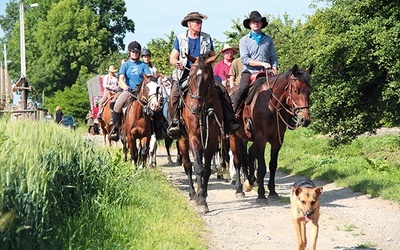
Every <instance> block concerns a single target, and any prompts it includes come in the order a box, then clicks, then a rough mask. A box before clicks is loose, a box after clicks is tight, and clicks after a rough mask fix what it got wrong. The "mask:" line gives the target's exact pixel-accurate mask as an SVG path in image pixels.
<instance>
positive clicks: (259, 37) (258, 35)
mask: <svg viewBox="0 0 400 250" xmlns="http://www.w3.org/2000/svg"><path fill="white" fill-rule="evenodd" d="M250 37H251V38H253V40H254V41H256V43H257V44H260V42H261V40H262V39H263V37H264V33H263V32H260V33H254V32H253V31H250Z"/></svg>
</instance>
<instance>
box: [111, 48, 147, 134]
mask: <svg viewBox="0 0 400 250" xmlns="http://www.w3.org/2000/svg"><path fill="white" fill-rule="evenodd" d="M141 50H142V46H141V45H140V44H139V43H138V42H137V41H133V42H131V43H130V44H129V45H128V56H129V59H128V60H127V61H126V62H125V63H123V64H122V65H121V68H120V70H119V81H118V84H119V86H120V87H121V88H122V89H123V91H122V93H121V94H120V95H119V96H118V98H117V100H116V101H115V105H114V107H113V110H112V112H111V121H110V125H113V129H112V130H111V131H112V132H111V134H110V139H111V140H113V141H118V131H119V116H120V113H121V111H122V108H123V106H124V104H125V102H126V101H127V100H128V99H129V98H130V97H131V95H132V92H134V91H135V90H136V89H137V86H138V85H140V84H141V83H142V81H143V78H144V77H143V75H144V74H146V75H147V76H151V72H150V69H149V66H148V65H147V64H146V63H144V62H142V61H140V60H139V58H140V52H141Z"/></svg>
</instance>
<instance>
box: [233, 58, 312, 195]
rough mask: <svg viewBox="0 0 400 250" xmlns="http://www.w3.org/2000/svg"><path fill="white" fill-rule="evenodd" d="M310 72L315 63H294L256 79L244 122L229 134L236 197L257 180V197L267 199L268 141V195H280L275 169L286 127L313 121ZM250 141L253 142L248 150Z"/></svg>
mask: <svg viewBox="0 0 400 250" xmlns="http://www.w3.org/2000/svg"><path fill="white" fill-rule="evenodd" d="M311 72H312V67H311V68H309V69H307V70H302V69H299V68H298V66H297V65H294V66H293V68H292V69H289V70H287V71H285V72H283V73H281V74H278V75H275V76H272V77H268V75H266V77H260V78H258V79H257V80H256V81H255V82H254V85H253V91H252V89H250V91H249V96H250V99H248V100H246V102H245V103H244V107H243V109H240V111H239V120H240V123H241V125H242V126H241V128H240V130H239V131H237V132H236V133H235V134H234V135H231V136H230V147H231V150H232V152H233V155H234V165H235V169H236V172H237V177H238V178H237V182H236V185H235V188H236V196H237V197H244V192H243V188H244V189H245V191H250V190H251V189H252V187H253V185H254V182H255V181H257V184H258V197H257V201H261V202H262V201H266V199H267V198H266V196H265V188H264V177H265V175H266V164H265V156H264V152H265V147H266V143H267V142H268V143H269V144H270V145H271V151H270V161H269V170H270V178H269V181H268V190H269V197H270V198H276V197H278V194H277V193H276V190H275V173H276V170H277V167H278V154H279V151H280V149H281V147H282V144H283V139H284V134H285V131H286V129H287V128H289V129H296V128H297V127H299V126H302V127H307V126H308V125H309V124H310V122H311V118H310V112H309V96H310V94H311ZM251 96H252V98H251ZM249 141H251V142H253V143H252V145H251V147H250V148H249V149H248V151H247V144H248V142H249ZM239 159H240V161H239ZM255 160H257V169H255V168H256V165H255ZM241 168H242V170H243V174H244V179H246V180H245V182H244V185H243V186H242V184H241V180H240V169H241ZM255 171H257V174H255Z"/></svg>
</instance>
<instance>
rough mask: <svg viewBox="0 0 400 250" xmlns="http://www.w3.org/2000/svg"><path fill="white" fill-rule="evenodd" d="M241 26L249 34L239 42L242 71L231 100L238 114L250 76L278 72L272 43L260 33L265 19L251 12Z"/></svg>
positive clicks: (270, 39) (264, 25)
mask: <svg viewBox="0 0 400 250" xmlns="http://www.w3.org/2000/svg"><path fill="white" fill-rule="evenodd" d="M243 25H244V27H245V28H246V29H250V32H249V33H248V34H247V35H245V36H243V37H242V38H241V39H240V42H239V52H240V58H241V60H242V63H243V69H242V77H241V79H240V83H239V88H238V90H237V92H236V93H235V96H234V98H233V105H234V108H233V109H234V110H235V113H236V112H238V108H239V107H240V104H241V103H242V101H243V100H244V98H246V96H247V94H248V91H249V84H250V76H251V75H252V74H254V73H257V72H260V71H262V70H263V68H264V69H265V70H266V69H271V70H272V73H273V74H276V73H277V71H278V58H277V56H276V52H275V47H274V42H273V41H272V38H271V37H270V36H269V35H266V34H265V33H264V32H262V31H261V29H263V28H265V27H267V25H268V22H267V19H266V18H265V17H262V16H261V14H260V13H259V12H258V11H252V12H251V13H250V17H249V18H247V19H245V20H243Z"/></svg>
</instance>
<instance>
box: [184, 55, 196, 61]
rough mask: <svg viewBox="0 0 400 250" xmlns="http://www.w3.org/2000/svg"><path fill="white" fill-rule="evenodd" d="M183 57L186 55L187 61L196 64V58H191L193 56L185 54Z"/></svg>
mask: <svg viewBox="0 0 400 250" xmlns="http://www.w3.org/2000/svg"><path fill="white" fill-rule="evenodd" d="M185 55H186V57H187V58H188V60H189V61H190V62H191V63H194V62H196V58H195V57H193V56H191V55H188V54H186V53H185Z"/></svg>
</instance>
